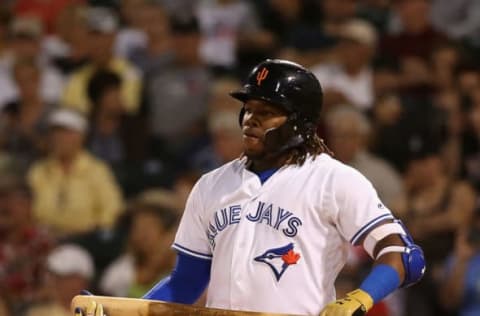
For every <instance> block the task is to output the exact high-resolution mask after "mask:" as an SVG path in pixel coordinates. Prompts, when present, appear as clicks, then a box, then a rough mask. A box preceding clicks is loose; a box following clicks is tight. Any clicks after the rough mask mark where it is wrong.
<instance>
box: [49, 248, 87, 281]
mask: <svg viewBox="0 0 480 316" xmlns="http://www.w3.org/2000/svg"><path fill="white" fill-rule="evenodd" d="M47 268H48V270H49V271H50V272H52V273H54V274H56V275H60V276H69V275H80V276H83V277H85V278H86V279H91V278H92V277H93V275H94V266H93V259H92V256H91V255H90V254H89V253H88V251H87V250H85V249H84V248H82V247H80V246H77V245H74V244H64V245H61V246H58V247H57V248H55V249H53V251H52V252H51V253H50V254H49V255H48V257H47Z"/></svg>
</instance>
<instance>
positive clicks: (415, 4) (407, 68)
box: [377, 0, 447, 97]
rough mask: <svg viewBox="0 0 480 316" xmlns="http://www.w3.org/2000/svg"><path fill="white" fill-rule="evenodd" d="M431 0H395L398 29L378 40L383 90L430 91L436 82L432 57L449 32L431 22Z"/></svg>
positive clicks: (379, 73)
mask: <svg viewBox="0 0 480 316" xmlns="http://www.w3.org/2000/svg"><path fill="white" fill-rule="evenodd" d="M430 6H431V1H429V0H395V1H393V4H392V9H393V10H392V16H394V17H396V18H398V22H399V23H398V24H399V27H398V29H397V30H396V31H392V32H391V33H387V34H384V35H383V36H382V37H381V38H380V41H379V47H378V51H379V52H381V54H379V55H378V57H379V58H378V60H377V64H378V71H377V77H378V80H381V81H382V82H383V83H382V89H381V90H382V91H378V93H385V92H401V93H402V94H404V95H409V96H415V97H417V96H425V95H429V94H430V93H431V91H432V88H433V85H434V83H435V76H434V75H432V74H433V73H434V72H433V70H432V65H431V61H430V58H431V56H432V53H433V51H434V50H435V49H436V48H437V47H438V46H440V45H444V44H445V42H447V38H446V36H445V35H444V34H443V33H441V32H439V31H436V30H434V29H433V27H432V25H431V23H430Z"/></svg>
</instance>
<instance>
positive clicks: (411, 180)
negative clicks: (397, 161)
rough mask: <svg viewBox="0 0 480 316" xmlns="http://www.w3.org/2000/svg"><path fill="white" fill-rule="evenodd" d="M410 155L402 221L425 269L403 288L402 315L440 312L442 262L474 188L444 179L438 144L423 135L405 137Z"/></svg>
mask: <svg viewBox="0 0 480 316" xmlns="http://www.w3.org/2000/svg"><path fill="white" fill-rule="evenodd" d="M405 141H406V142H407V143H408V144H409V145H410V152H411V154H410V159H409V163H408V167H407V170H406V173H405V189H406V192H407V199H408V204H407V210H408V212H406V213H405V214H404V215H403V216H402V217H401V219H402V220H403V221H404V222H405V224H406V226H407V227H408V229H409V230H410V232H411V233H412V236H413V238H414V239H415V240H416V241H417V243H418V244H419V245H420V246H421V247H422V249H423V251H424V253H425V259H426V261H427V262H428V263H429V269H427V270H426V273H425V276H424V278H423V280H422V282H420V283H419V284H418V286H416V287H415V288H412V289H410V290H409V291H407V295H408V302H409V304H408V306H409V308H411V309H413V310H411V309H410V310H407V314H408V315H410V314H414V313H415V312H416V311H418V313H419V314H420V315H443V314H442V313H444V312H445V311H444V310H443V308H442V306H441V305H440V304H439V302H438V300H437V297H436V294H437V293H436V292H437V289H438V282H439V280H440V278H441V273H442V272H441V266H442V264H443V262H444V260H445V258H446V257H447V255H448V254H449V253H450V252H451V251H452V250H453V248H454V236H455V232H456V231H457V230H459V229H461V228H462V227H464V226H465V225H467V224H468V223H469V222H470V220H471V217H472V214H473V211H474V209H475V200H476V196H475V192H474V190H473V188H472V187H471V185H470V184H469V183H467V182H465V181H458V180H455V179H452V178H449V177H448V174H447V172H446V169H445V168H444V166H443V161H442V160H441V155H440V152H441V148H442V147H441V142H440V141H439V140H436V139H435V138H434V137H428V136H426V135H424V136H421V135H417V136H412V137H411V138H409V139H406V140H405Z"/></svg>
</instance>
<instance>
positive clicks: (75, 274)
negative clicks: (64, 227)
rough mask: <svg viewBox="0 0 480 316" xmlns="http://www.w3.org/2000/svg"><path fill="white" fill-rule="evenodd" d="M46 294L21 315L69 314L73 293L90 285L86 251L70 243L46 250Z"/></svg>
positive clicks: (91, 273)
mask: <svg viewBox="0 0 480 316" xmlns="http://www.w3.org/2000/svg"><path fill="white" fill-rule="evenodd" d="M47 268H48V275H47V280H48V290H49V292H48V295H47V297H46V298H45V299H44V300H42V301H39V302H38V304H36V305H34V306H32V307H31V308H30V309H28V310H27V312H26V313H25V316H71V315H72V312H71V311H70V304H71V302H72V299H73V297H74V296H76V295H78V294H80V292H81V291H82V290H84V289H88V288H90V284H91V280H92V278H93V276H94V274H95V269H94V266H93V261H92V258H91V256H90V254H89V253H88V252H87V251H86V250H85V249H83V248H81V247H79V246H77V245H74V244H63V245H60V246H58V247H56V248H55V249H53V251H52V252H51V253H50V254H49V256H48V258H47Z"/></svg>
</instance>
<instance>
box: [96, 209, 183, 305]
mask: <svg viewBox="0 0 480 316" xmlns="http://www.w3.org/2000/svg"><path fill="white" fill-rule="evenodd" d="M132 212H133V213H132V219H131V223H132V224H131V228H130V232H129V238H128V248H127V251H126V252H125V253H124V254H123V255H122V256H120V257H119V258H118V259H116V260H115V261H114V262H113V263H112V264H111V265H110V266H109V267H107V269H106V270H105V272H104V274H103V277H102V279H101V281H100V289H101V291H102V292H103V293H106V294H107V295H113V296H127V297H136V298H140V297H142V295H143V294H144V293H145V292H146V291H147V290H149V289H150V288H151V287H152V286H153V285H154V284H155V283H156V282H158V280H160V279H161V278H162V277H164V276H165V275H166V274H168V272H169V271H170V269H171V268H172V267H173V264H174V260H175V259H174V258H175V253H174V251H173V250H171V249H170V244H171V243H172V242H173V237H174V231H175V229H176V225H177V220H178V219H177V214H178V213H177V212H176V211H173V210H170V209H168V208H165V207H164V206H161V205H152V204H150V205H149V204H144V203H142V202H140V203H137V204H134V205H133V209H132Z"/></svg>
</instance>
